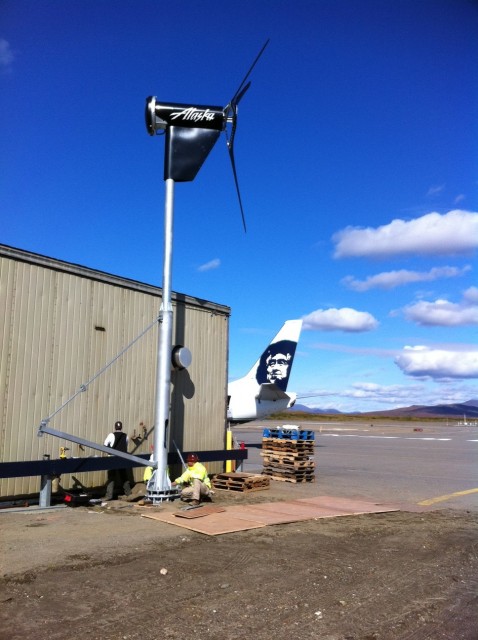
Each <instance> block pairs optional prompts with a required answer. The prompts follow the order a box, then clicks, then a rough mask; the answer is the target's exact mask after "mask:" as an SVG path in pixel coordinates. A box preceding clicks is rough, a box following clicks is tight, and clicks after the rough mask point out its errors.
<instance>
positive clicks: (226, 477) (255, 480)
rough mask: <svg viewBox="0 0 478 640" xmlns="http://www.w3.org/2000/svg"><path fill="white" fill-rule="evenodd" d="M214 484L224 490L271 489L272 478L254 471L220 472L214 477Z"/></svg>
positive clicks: (246, 491)
mask: <svg viewBox="0 0 478 640" xmlns="http://www.w3.org/2000/svg"><path fill="white" fill-rule="evenodd" d="M212 486H213V488H214V489H219V490H222V491H240V492H242V493H248V492H250V491H263V490H264V489H269V487H270V479H269V478H268V477H267V476H264V475H257V474H254V473H239V472H231V473H218V474H217V475H216V476H214V478H213V479H212Z"/></svg>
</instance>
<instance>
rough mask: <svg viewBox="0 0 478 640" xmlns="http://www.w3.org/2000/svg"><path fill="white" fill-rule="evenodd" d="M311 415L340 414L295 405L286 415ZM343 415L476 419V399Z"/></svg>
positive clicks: (477, 408)
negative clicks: (457, 402)
mask: <svg viewBox="0 0 478 640" xmlns="http://www.w3.org/2000/svg"><path fill="white" fill-rule="evenodd" d="M297 412H300V413H312V414H317V415H332V414H334V415H335V414H342V412H341V411H337V409H320V408H315V407H308V406H307V405H305V404H295V405H294V407H293V408H292V409H289V410H288V413H297ZM343 415H360V416H364V417H371V416H379V417H384V418H386V417H387V416H389V417H391V418H392V417H393V418H458V419H461V420H462V419H463V418H464V416H466V419H467V420H477V419H478V399H472V400H468V401H467V402H461V403H459V404H437V405H431V406H427V405H418V404H413V405H411V406H410V407H401V408H399V409H388V410H387V411H366V412H360V411H353V412H349V413H343Z"/></svg>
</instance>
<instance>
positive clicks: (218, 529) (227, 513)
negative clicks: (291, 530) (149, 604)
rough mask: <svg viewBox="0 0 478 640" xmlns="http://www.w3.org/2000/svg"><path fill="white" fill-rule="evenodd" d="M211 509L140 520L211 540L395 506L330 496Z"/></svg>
mask: <svg viewBox="0 0 478 640" xmlns="http://www.w3.org/2000/svg"><path fill="white" fill-rule="evenodd" d="M204 509H206V507H204ZM213 509H214V510H215V507H213V505H210V511H209V513H206V512H203V514H202V517H194V518H188V517H184V514H185V513H188V512H187V511H186V512H182V513H176V514H175V513H158V514H154V515H152V514H151V515H149V514H144V517H145V518H151V519H153V520H159V521H161V522H166V523H168V524H174V525H176V526H178V527H183V528H185V529H190V530H191V531H197V532H198V533H204V534H206V535H212V536H214V535H220V534H223V533H232V532H234V531H245V530H247V529H257V528H260V527H265V526H267V525H273V524H287V523H291V522H301V521H304V520H313V519H316V518H317V519H318V518H334V517H338V516H350V515H359V514H365V513H384V512H387V511H398V510H399V509H398V507H397V506H396V505H391V504H377V503H374V502H368V501H365V500H354V499H350V498H336V497H334V496H317V497H315V498H304V499H298V500H291V501H289V502H263V503H260V504H248V505H237V506H233V507H226V508H225V509H222V507H218V508H217V509H218V511H219V510H221V511H222V512H221V513H219V512H213V513H212V512H211V511H212V510H213ZM195 511H201V509H197V510H196V509H194V510H192V511H191V512H190V513H194V512H195ZM178 516H179V517H178ZM181 516H182V517H181Z"/></svg>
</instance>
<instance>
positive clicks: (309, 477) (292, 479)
mask: <svg viewBox="0 0 478 640" xmlns="http://www.w3.org/2000/svg"><path fill="white" fill-rule="evenodd" d="M269 478H270V479H271V480H278V481H279V482H295V483H299V482H315V475H314V474H311V475H304V476H281V475H272V474H271V475H269Z"/></svg>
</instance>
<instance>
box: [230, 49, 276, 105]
mask: <svg viewBox="0 0 478 640" xmlns="http://www.w3.org/2000/svg"><path fill="white" fill-rule="evenodd" d="M268 44H269V38H268V39H267V40H266V42H265V44H264V46H263V47H262V49H261V50H260V51H259V53H258V54H257V56H256V59H255V60H254V62H253V63H252V64H251V66H250V67H249V71H248V72H247V73H246V75H245V76H244V79H243V81H242V82H241V84H240V85H239V87H238V88H237V91H236V93H235V94H234V97H233V98H232V100H231V102H230V103H229V104H234V103H236V104H237V102H238V95H239V93H240V92H241V89H242V87H243V86H244V85H245V84H246V80H247V78H248V77H249V76H250V75H251V73H252V70H253V69H254V67H255V66H256V64H257V62H258V61H259V58H260V57H261V55H262V54H263V53H264V50H265V48H266V47H267V45H268ZM246 91H247V89H246ZM242 95H244V94H242ZM241 97H242V96H241Z"/></svg>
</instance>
